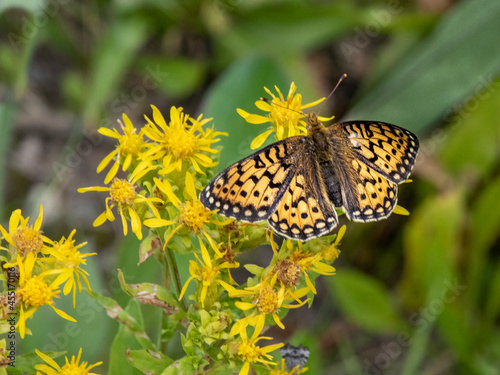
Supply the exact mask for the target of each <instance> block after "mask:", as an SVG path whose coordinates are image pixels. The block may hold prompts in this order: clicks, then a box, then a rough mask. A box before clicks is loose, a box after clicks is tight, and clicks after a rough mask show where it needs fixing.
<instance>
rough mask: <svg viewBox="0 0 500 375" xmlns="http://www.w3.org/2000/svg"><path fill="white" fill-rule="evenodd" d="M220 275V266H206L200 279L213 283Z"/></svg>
mask: <svg viewBox="0 0 500 375" xmlns="http://www.w3.org/2000/svg"><path fill="white" fill-rule="evenodd" d="M218 275H219V268H218V267H204V268H203V271H202V272H201V275H200V281H203V282H204V283H213V282H214V281H215V280H217V276H218Z"/></svg>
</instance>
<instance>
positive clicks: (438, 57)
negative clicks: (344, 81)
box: [347, 0, 500, 132]
mask: <svg viewBox="0 0 500 375" xmlns="http://www.w3.org/2000/svg"><path fill="white" fill-rule="evenodd" d="M472 14H474V16H473V17H472V16H471V15H472ZM499 18H500V2H498V1H490V0H471V1H462V2H460V3H458V4H457V6H456V7H455V8H454V9H453V10H452V11H450V12H449V13H448V14H447V15H446V16H445V17H444V18H443V19H442V20H441V22H440V23H439V24H438V25H437V26H436V28H435V29H434V31H433V32H432V33H431V34H430V35H429V36H428V37H427V38H426V39H425V40H423V41H422V42H421V43H420V44H419V45H418V46H417V47H416V48H413V49H412V50H411V51H410V53H408V55H407V56H405V58H403V59H402V60H401V61H400V63H399V64H398V65H397V66H396V67H394V68H391V69H390V71H387V73H386V74H387V77H385V79H383V80H381V82H380V84H379V85H378V86H376V87H375V88H374V89H372V90H371V91H370V92H369V93H367V94H366V95H365V96H363V98H362V99H361V100H360V101H359V102H358V103H357V104H356V105H355V106H354V108H352V110H351V111H350V112H349V115H348V116H347V117H348V118H349V119H355V118H357V119H363V118H370V119H376V120H380V121H387V122H390V123H395V124H399V125H402V126H403V127H406V128H408V129H412V130H413V131H415V132H423V131H424V130H425V129H427V128H429V127H430V126H431V125H432V124H433V123H434V122H436V121H439V120H440V119H441V120H442V119H443V117H444V116H446V114H447V112H446V111H447V109H449V108H450V107H452V106H453V104H455V103H458V102H461V101H462V100H463V99H464V98H465V97H466V96H467V95H471V94H472V95H474V93H475V91H476V90H477V89H478V88H479V87H484V85H485V82H491V81H492V80H493V79H494V78H495V77H496V75H497V74H498V72H500V58H499V57H500V43H498V40H497V35H499V34H500V22H496V20H498V19H499ZM458 62H459V63H458ZM448 114H449V112H448Z"/></svg>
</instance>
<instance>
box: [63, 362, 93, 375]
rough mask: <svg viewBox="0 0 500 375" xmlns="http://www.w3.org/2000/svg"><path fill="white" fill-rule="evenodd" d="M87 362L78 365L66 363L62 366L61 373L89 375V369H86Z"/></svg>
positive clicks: (64, 374) (66, 374)
mask: <svg viewBox="0 0 500 375" xmlns="http://www.w3.org/2000/svg"><path fill="white" fill-rule="evenodd" d="M85 367H87V366H86V363H82V364H81V365H78V364H76V363H66V364H65V365H64V366H63V367H62V371H61V372H60V373H59V374H60V375H88V373H89V371H88V370H86V369H85Z"/></svg>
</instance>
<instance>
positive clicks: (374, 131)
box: [341, 121, 419, 184]
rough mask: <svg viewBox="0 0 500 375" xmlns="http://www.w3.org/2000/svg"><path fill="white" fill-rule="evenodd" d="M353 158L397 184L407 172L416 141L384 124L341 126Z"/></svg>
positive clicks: (413, 155)
mask: <svg viewBox="0 0 500 375" xmlns="http://www.w3.org/2000/svg"><path fill="white" fill-rule="evenodd" d="M341 125H342V128H343V129H344V131H345V133H346V134H347V137H348V138H349V140H350V142H351V145H352V148H353V150H354V152H355V154H356V157H357V158H358V159H359V160H361V161H362V162H364V163H365V164H366V165H368V166H369V167H371V168H373V169H374V170H375V171H377V172H378V173H380V174H381V175H382V176H384V177H385V178H387V179H389V180H391V181H392V182H395V183H397V184H399V183H401V182H403V181H405V180H406V179H407V178H408V176H409V175H410V173H411V170H412V168H413V165H414V164H415V159H416V157H417V152H418V148H419V142H418V139H417V137H416V136H415V134H413V133H412V132H410V131H408V130H406V129H403V128H400V127H399V126H396V125H391V124H387V123H384V122H370V121H348V122H343V123H341Z"/></svg>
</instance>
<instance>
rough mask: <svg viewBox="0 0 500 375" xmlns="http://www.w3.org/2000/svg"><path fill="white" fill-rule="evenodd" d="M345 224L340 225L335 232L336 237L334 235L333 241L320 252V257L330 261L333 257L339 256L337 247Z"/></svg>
mask: <svg viewBox="0 0 500 375" xmlns="http://www.w3.org/2000/svg"><path fill="white" fill-rule="evenodd" d="M346 228H347V227H346V226H345V225H342V227H341V228H340V229H339V231H338V232H337V237H335V241H334V242H332V243H331V244H330V246H328V247H327V248H326V249H325V250H323V251H322V252H321V257H322V258H323V259H324V260H325V261H326V262H327V263H331V262H333V261H334V260H335V259H337V258H338V257H339V253H340V251H339V249H338V248H337V247H338V246H339V245H340V241H341V240H342V238H343V237H344V234H345V231H346Z"/></svg>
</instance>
